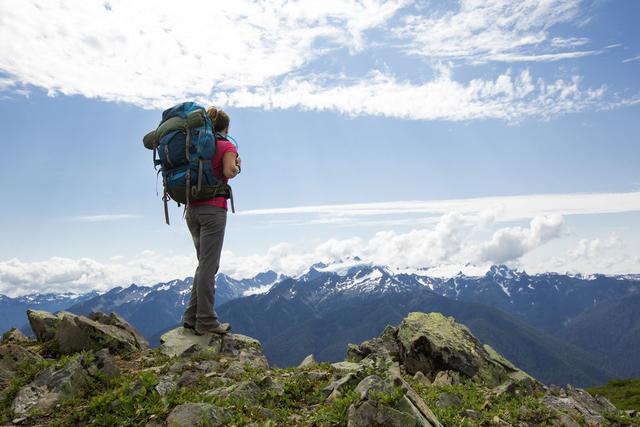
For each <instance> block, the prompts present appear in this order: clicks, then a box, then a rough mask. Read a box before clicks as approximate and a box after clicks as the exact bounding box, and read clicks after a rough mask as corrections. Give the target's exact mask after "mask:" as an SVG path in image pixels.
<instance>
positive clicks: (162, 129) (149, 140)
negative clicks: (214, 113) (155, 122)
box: [142, 111, 204, 150]
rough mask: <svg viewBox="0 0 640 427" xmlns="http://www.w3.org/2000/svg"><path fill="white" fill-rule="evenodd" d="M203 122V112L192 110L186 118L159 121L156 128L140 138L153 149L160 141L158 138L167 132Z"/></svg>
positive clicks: (194, 126) (191, 126) (200, 124)
mask: <svg viewBox="0 0 640 427" xmlns="http://www.w3.org/2000/svg"><path fill="white" fill-rule="evenodd" d="M203 124H204V113H203V112H202V111H194V112H192V113H191V114H189V115H188V116H187V120H184V119H182V118H180V117H171V118H170V119H169V120H167V121H166V122H164V123H161V124H160V126H158V128H157V129H156V130H152V131H151V132H149V133H148V134H146V135H145V136H144V137H143V138H142V143H143V144H144V146H145V148H148V149H149V150H153V149H154V148H155V147H157V146H158V144H159V143H160V139H162V137H163V136H165V135H166V134H167V133H169V132H171V131H174V130H176V129H186V127H187V126H188V127H189V128H196V127H200V126H202V125H203Z"/></svg>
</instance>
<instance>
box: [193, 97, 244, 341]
mask: <svg viewBox="0 0 640 427" xmlns="http://www.w3.org/2000/svg"><path fill="white" fill-rule="evenodd" d="M207 113H208V115H209V117H211V121H212V122H213V130H214V132H216V135H217V137H216V139H217V141H216V144H217V145H216V152H215V154H214V156H213V159H211V162H212V165H213V173H214V175H215V176H216V178H218V179H224V182H225V184H226V183H227V182H228V181H229V179H231V178H234V177H235V176H236V175H238V173H240V157H239V156H238V150H237V148H236V146H235V145H234V144H233V143H231V142H230V141H229V140H228V139H227V138H226V135H227V133H228V132H229V121H230V120H229V116H228V115H227V113H225V112H224V111H222V110H217V109H216V108H214V107H212V108H209V109H208V110H207ZM185 217H186V220H187V226H188V227H189V231H190V232H191V237H192V238H193V243H194V245H195V247H196V255H197V256H198V267H197V268H196V273H195V275H194V277H193V285H192V286H191V298H190V299H189V303H188V304H187V308H186V309H185V312H184V316H183V320H184V323H183V326H184V327H185V328H188V329H192V330H193V331H194V333H195V334H196V335H204V334H207V333H218V334H225V333H227V332H228V331H229V330H230V329H231V326H230V325H229V324H228V323H220V322H219V321H218V315H217V314H216V311H215V309H214V308H213V305H214V301H215V280H216V273H217V272H218V268H219V266H220V253H221V252H222V242H223V240H224V229H225V226H226V223H227V200H226V199H225V198H224V197H214V198H213V199H208V200H194V201H191V202H190V203H189V206H188V207H187V210H186V215H185Z"/></svg>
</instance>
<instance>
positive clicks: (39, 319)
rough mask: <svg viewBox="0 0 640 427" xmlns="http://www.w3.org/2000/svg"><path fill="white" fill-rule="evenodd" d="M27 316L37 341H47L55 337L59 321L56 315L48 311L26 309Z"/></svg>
mask: <svg viewBox="0 0 640 427" xmlns="http://www.w3.org/2000/svg"><path fill="white" fill-rule="evenodd" d="M27 318H28V319H29V325H31V330H33V333H34V334H35V336H36V339H37V340H38V341H49V340H52V339H53V338H55V336H56V331H57V330H58V324H59V323H60V318H59V317H58V316H56V315H55V314H51V313H49V312H48V311H41V310H27Z"/></svg>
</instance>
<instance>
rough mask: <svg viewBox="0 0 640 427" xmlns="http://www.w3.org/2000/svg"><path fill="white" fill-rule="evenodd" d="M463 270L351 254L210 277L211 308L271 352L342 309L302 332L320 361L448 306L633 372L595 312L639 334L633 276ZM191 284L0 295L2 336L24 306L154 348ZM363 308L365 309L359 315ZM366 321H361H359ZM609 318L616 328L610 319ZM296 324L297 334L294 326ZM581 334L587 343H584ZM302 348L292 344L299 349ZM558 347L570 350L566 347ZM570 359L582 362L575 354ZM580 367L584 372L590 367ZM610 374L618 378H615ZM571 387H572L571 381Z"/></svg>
mask: <svg viewBox="0 0 640 427" xmlns="http://www.w3.org/2000/svg"><path fill="white" fill-rule="evenodd" d="M465 271H466V272H473V273H474V274H469V273H468V274H463V273H458V274H456V275H454V276H452V277H439V276H436V275H435V274H434V273H435V272H437V271H435V272H434V270H433V269H426V268H425V269H391V268H389V267H386V266H381V265H374V264H371V263H367V262H363V261H362V260H360V259H359V258H357V257H356V258H349V259H345V260H341V261H340V262H335V263H331V264H324V263H317V264H314V265H312V266H311V267H309V268H308V270H307V271H305V272H304V273H303V274H300V275H298V276H295V277H285V276H282V275H279V274H277V273H275V272H273V271H267V272H264V273H260V274H258V275H256V276H255V277H252V278H248V279H235V278H232V277H229V276H227V275H224V274H219V275H218V276H217V281H216V310H217V311H218V313H219V314H220V315H221V318H222V319H223V320H225V321H226V320H231V321H232V323H233V322H235V323H237V324H238V326H239V327H240V328H246V329H247V330H245V331H244V332H245V333H248V334H250V335H252V336H257V337H260V338H261V339H264V340H265V341H264V343H265V345H266V347H267V349H268V351H271V352H272V354H280V353H278V352H279V351H280V350H282V348H286V342H287V340H289V339H298V338H299V337H292V336H287V333H295V334H305V333H311V332H309V330H307V329H304V327H303V326H300V325H303V324H305V322H307V321H309V320H310V319H311V320H314V321H316V322H320V323H322V321H325V322H326V321H327V316H329V317H330V316H331V315H330V313H335V312H339V311H341V310H342V312H343V314H341V316H342V317H343V318H344V319H349V320H350V322H351V323H350V324H348V325H345V324H344V323H342V322H341V321H339V320H335V319H331V320H329V321H328V322H329V324H327V325H325V324H322V325H320V323H319V324H318V325H314V326H313V328H317V329H314V332H312V333H313V334H316V335H317V336H316V337H315V338H314V339H312V337H306V338H304V339H307V340H311V341H309V342H308V343H309V344H310V343H311V342H312V341H313V342H314V343H319V344H318V345H321V346H325V347H322V348H324V349H325V350H322V351H325V352H326V354H327V355H333V353H331V351H332V350H331V349H333V348H335V349H339V350H340V351H341V349H343V348H344V344H346V343H343V342H342V341H344V340H346V339H347V338H349V339H351V338H353V339H354V341H357V340H358V339H359V338H358V337H359V336H360V335H359V334H360V333H362V337H364V338H366V336H371V335H372V334H373V335H375V334H377V333H378V332H379V331H378V330H373V329H376V328H377V327H378V326H380V325H378V323H381V322H384V321H387V320H388V321H391V320H393V319H395V318H397V317H398V316H400V315H401V314H402V315H403V314H406V313H404V311H405V309H406V308H407V307H409V306H413V305H415V307H414V308H415V309H416V310H419V311H424V310H426V309H433V310H442V311H445V312H446V311H447V310H449V313H450V314H452V315H464V316H471V314H469V313H475V314H474V315H473V316H471V317H469V319H468V320H469V322H471V323H468V322H466V323H468V324H470V325H473V324H474V322H475V324H476V325H485V326H483V327H484V328H485V330H484V331H476V332H478V334H479V335H481V336H485V337H486V338H487V340H488V342H492V341H491V340H492V339H493V340H497V339H499V338H498V337H497V336H496V333H501V334H503V335H504V337H507V338H508V339H507V341H505V342H502V343H501V344H500V343H498V344H497V345H498V347H500V345H502V346H509V345H511V343H514V342H517V341H518V340H520V339H522V334H525V335H527V334H531V333H533V332H531V331H528V330H526V328H525V329H523V325H525V324H526V325H527V327H533V328H535V330H536V331H538V332H539V333H543V334H548V336H546V338H544V337H543V338H540V337H538V338H535V339H534V340H542V342H546V340H548V339H549V337H551V336H555V337H561V338H562V340H563V342H565V343H573V344H575V345H576V346H578V347H580V348H583V349H585V348H589V349H590V350H589V351H592V350H593V345H592V343H593V342H594V341H595V342H598V340H600V341H602V342H613V343H614V344H615V345H614V344H610V345H607V350H606V351H603V352H601V353H600V354H599V355H598V363H600V364H601V365H602V366H605V365H606V366H610V367H612V369H617V368H619V367H622V366H624V367H625V371H624V372H629V373H636V375H640V362H637V363H636V362H634V363H631V362H629V363H627V362H626V359H625V358H626V357H627V353H628V349H630V348H632V349H637V350H640V340H639V339H638V338H636V335H637V334H633V333H625V334H624V336H623V334H622V333H623V331H622V330H621V328H619V326H618V325H617V324H614V323H615V322H613V321H609V320H608V319H618V317H619V316H612V315H608V314H607V315H605V314H603V313H614V314H615V313H618V312H619V313H630V314H629V315H627V316H626V318H628V321H627V322H626V323H625V324H628V327H629V328H630V329H631V330H634V328H640V318H638V319H636V317H638V316H635V315H634V313H640V280H639V276H638V275H624V276H622V275H620V276H605V275H600V274H595V275H585V276H583V275H576V274H573V275H571V274H558V273H544V274H534V275H530V274H528V273H526V272H524V271H518V270H514V269H510V268H508V267H506V266H503V265H499V266H492V267H491V268H490V269H489V270H488V271H483V272H480V271H479V270H478V269H474V267H473V266H470V267H469V268H468V269H466V270H465ZM191 286H192V279H191V278H186V279H184V280H172V281H169V282H164V283H158V284H156V285H154V286H138V285H130V286H128V287H117V288H113V289H111V290H110V291H108V292H106V293H104V294H101V295H97V294H95V293H93V294H87V295H84V296H82V297H77V298H76V299H74V297H73V296H68V295H54V294H47V295H30V296H26V297H21V298H19V299H12V298H8V297H4V296H0V308H2V310H1V311H0V320H4V321H5V323H4V324H3V325H2V326H3V329H4V330H6V329H8V328H9V327H10V326H16V325H17V326H22V325H25V324H26V319H25V316H24V312H25V310H26V309H27V308H40V309H45V310H48V311H57V310H61V309H67V310H69V311H72V312H75V313H80V314H85V313H88V312H90V311H94V310H101V311H104V312H111V311H115V312H117V313H119V314H120V315H122V316H123V317H124V318H126V319H127V320H129V321H130V322H131V323H132V324H133V325H135V326H136V327H137V328H138V329H139V330H140V331H141V332H142V333H143V334H144V335H145V336H146V337H147V338H148V339H149V340H150V342H151V343H152V344H157V341H158V338H159V336H160V335H161V334H162V333H163V332H164V331H166V330H168V329H170V328H172V327H174V326H175V325H176V324H179V323H180V322H181V315H182V313H183V311H184V307H185V305H186V303H187V301H188V298H189V293H190V289H191ZM374 300H375V301H383V302H382V303H380V304H379V305H374V306H368V305H367V304H370V303H371V301H374ZM389 301H394V302H393V303H390V302H389ZM436 302H437V303H436ZM45 303H46V304H45ZM458 303H463V304H458ZM469 304H471V305H469ZM479 304H481V305H482V307H487V308H491V309H492V310H498V311H499V313H502V314H496V313H494V312H491V313H488V312H486V311H483V310H484V309H480V308H478V305H479ZM365 306H366V310H369V311H371V313H370V312H369V311H366V312H363V311H362V310H364V309H363V307H365ZM5 307H12V308H11V309H7V308H5ZM470 307H471V308H470ZM11 310H13V311H11ZM7 313H9V314H10V315H8V314H7ZM354 313H360V317H361V318H358V317H357V316H356V317H354V316H355V315H354ZM372 313H376V316H374V317H370V316H371V315H372ZM505 313H506V314H505ZM501 315H508V316H512V317H513V319H517V320H513V321H515V322H523V323H522V324H519V326H517V327H516V326H509V327H508V328H507V329H508V330H505V331H502V332H497V331H500V330H501V329H500V328H501V327H498V326H497V325H496V324H495V322H497V321H502V320H497V319H498V317H499V316H501ZM226 316H228V319H227V318H226ZM474 316H476V317H474ZM477 316H480V317H477ZM486 316H489V317H491V318H492V321H491V322H490V323H487V322H488V320H487V317H486ZM496 316H497V317H496ZM634 316H635V317H634ZM16 319H17V320H16ZM323 319H324V320H323ZM359 319H360V320H359ZM594 319H597V324H598V325H599V327H598V328H595V330H594V328H593V325H594ZM366 322H369V323H368V324H365V323H366ZM509 322H512V321H509ZM509 322H507V323H509ZM612 322H613V323H612ZM616 322H618V323H619V319H618V320H616ZM296 325H298V326H300V327H301V328H303V329H300V330H298V329H296V328H297V327H298V326H296ZM294 326H295V327H294ZM382 326H384V325H382ZM503 326H504V325H503ZM504 327H506V326H504ZM292 328H293V329H292ZM325 328H329V329H331V331H332V333H333V334H332V335H331V334H330V335H331V337H333V338H331V339H332V340H333V341H331V340H329V338H328V336H325V335H324V332H322V330H323V329H325ZM336 328H342V329H344V331H345V333H344V334H342V335H341V336H342V338H340V339H337V338H336V335H335V333H336ZM353 328H356V329H357V331H358V334H356V335H354V336H353V337H352V336H351V335H349V334H348V333H347V332H346V331H350V330H352V329H353ZM236 330H237V329H236ZM514 330H518V331H519V332H518V333H517V334H516V335H517V336H516V335H514V332H513V331H514ZM286 331H289V332H286ZM567 331H571V332H567ZM538 332H536V333H538ZM327 333H328V332H327ZM283 334H284V335H283ZM518 334H519V335H518ZM603 334H604V335H606V337H605V336H604V335H603ZM599 335H603V336H602V337H600V336H599ZM504 337H503V338H504ZM587 337H588V338H589V339H590V340H591V342H587V341H588V339H587ZM364 338H363V339H364ZM504 339H506V338H504ZM531 339H533V338H531ZM317 340H319V341H317ZM327 340H329V341H327ZM338 341H340V342H338ZM524 341H526V340H524ZM556 344H557V343H556ZM314 345H315V344H314ZM334 345H335V347H334ZM514 345H515V344H514ZM554 345H555V344H554ZM589 345H591V347H589ZM549 346H550V344H547V347H549ZM307 347H308V346H306V347H305V345H301V346H299V348H300V349H305V348H307ZM502 350H503V351H504V352H505V353H506V354H509V353H510V352H515V353H518V352H522V351H524V352H526V351H527V350H526V349H520V348H517V346H516V347H514V348H511V349H506V348H504V347H503V348H502ZM283 351H284V353H285V354H284V355H282V357H280V356H277V358H278V360H280V361H282V360H285V361H286V362H287V363H289V362H291V360H292V359H291V358H292V357H293V356H292V355H287V354H286V350H283ZM567 351H568V352H569V353H571V350H567ZM273 352H275V353H273ZM296 357H297V356H296ZM576 357H578V359H580V358H581V357H586V359H588V358H589V356H584V355H582V356H576ZM516 359H518V357H516ZM586 359H585V360H586ZM518 360H519V359H518ZM520 362H521V364H522V365H523V366H528V365H527V362H526V361H520ZM531 363H534V362H531ZM596 365H597V363H596ZM554 366H556V365H554ZM557 366H559V365H557ZM557 366H556V367H557ZM563 366H564V365H563ZM534 369H535V368H534ZM563 369H568V368H563ZM585 369H586V370H587V371H588V370H589V369H591V368H588V367H585ZM568 372H569V371H568ZM594 372H595V371H594ZM620 372H621V374H620V375H622V374H623V373H624V372H623V371H620ZM574 374H575V375H579V376H582V378H583V379H584V378H587V377H589V378H595V377H598V378H602V375H603V374H602V373H601V374H598V375H599V376H598V375H596V376H595V377H594V376H590V374H584V372H583V373H582V374H579V373H574ZM583 374H584V375H583ZM572 375H573V374H572ZM585 375H586V376H585ZM574 382H577V383H580V380H578V381H574Z"/></svg>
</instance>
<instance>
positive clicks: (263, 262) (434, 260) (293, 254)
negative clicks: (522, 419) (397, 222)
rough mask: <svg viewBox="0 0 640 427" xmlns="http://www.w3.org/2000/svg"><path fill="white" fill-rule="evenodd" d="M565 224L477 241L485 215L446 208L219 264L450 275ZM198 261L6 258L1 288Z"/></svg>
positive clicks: (100, 282) (251, 270) (55, 285)
mask: <svg viewBox="0 0 640 427" xmlns="http://www.w3.org/2000/svg"><path fill="white" fill-rule="evenodd" d="M562 223H563V221H562V218H561V217H559V216H555V217H539V218H534V219H533V220H532V221H531V224H530V226H529V228H520V227H512V228H503V229H499V230H498V231H496V232H495V233H494V235H493V237H492V239H491V240H490V241H488V242H482V241H480V242H478V241H472V240H471V239H470V237H469V236H471V235H472V233H471V231H473V230H474V229H477V228H478V227H480V228H482V227H486V226H487V219H486V218H485V217H483V216H475V215H471V216H469V215H463V214H461V213H458V212H451V213H448V214H445V215H443V216H442V217H440V219H439V220H438V222H437V223H436V224H435V225H434V226H433V227H432V228H426V229H419V230H411V231H409V232H407V233H397V232H394V231H384V232H379V233H376V234H375V235H374V236H373V237H371V238H370V239H368V240H363V239H360V238H352V239H342V240H338V239H329V240H327V241H325V242H322V243H320V244H318V245H316V246H315V247H312V248H308V249H305V250H303V249H301V248H298V247H295V246H293V245H290V244H287V243H280V244H277V245H274V246H273V247H271V248H270V249H269V250H268V251H267V252H266V253H265V254H262V255H259V254H254V255H237V254H234V253H233V252H231V251H223V253H222V260H221V271H222V272H223V273H226V274H230V275H231V276H234V277H238V278H243V277H252V276H254V275H255V274H257V273H260V272H263V271H267V270H275V271H277V272H280V273H284V274H288V275H297V274H300V273H303V272H304V271H305V270H306V269H308V268H309V266H310V265H312V264H314V263H317V262H325V263H330V262H335V261H338V260H341V259H345V258H349V257H355V256H356V255H357V256H359V257H360V258H361V259H362V260H363V261H365V262H371V263H376V264H384V265H388V266H391V267H397V268H406V267H409V268H418V267H438V269H437V270H435V271H449V272H453V274H455V273H456V272H457V271H459V270H460V269H463V268H464V266H465V264H468V263H469V262H472V263H473V262H476V263H478V264H487V263H488V262H503V261H506V260H514V259H517V258H519V257H521V256H522V255H524V254H526V253H527V252H528V251H531V250H533V249H535V248H536V247H538V246H540V245H542V244H544V243H545V242H547V241H549V240H551V239H553V238H555V237H557V236H558V235H559V231H560V229H561V228H562ZM195 266H196V260H195V256H194V255H188V256H185V255H180V254H165V255H161V254H158V253H155V252H153V251H144V252H142V253H140V254H138V255H137V256H135V257H131V258H125V257H121V256H119V257H114V258H112V259H110V260H108V261H105V262H99V261H96V260H92V259H88V258H82V259H76V260H74V259H68V258H60V257H54V258H51V259H49V260H45V261H37V262H23V261H20V260H17V259H11V260H8V261H4V262H0V293H3V294H8V295H21V294H26V293H34V292H82V291H87V290H89V289H95V290H99V291H105V290H107V289H110V288H111V287H114V286H122V285H127V284H129V283H137V284H140V285H151V284H155V283H158V282H161V281H167V280H171V279H174V278H181V277H186V276H190V275H192V274H193V270H194V269H195Z"/></svg>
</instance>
